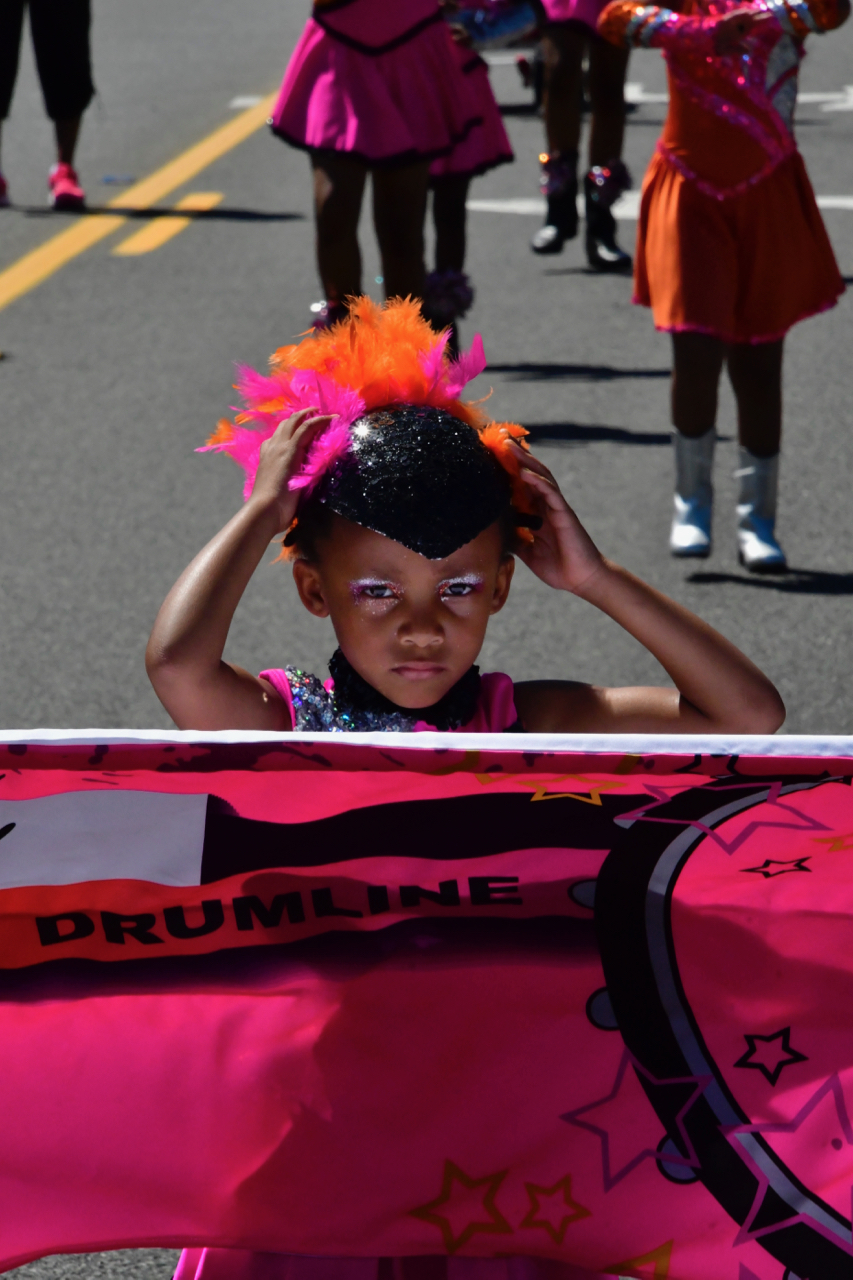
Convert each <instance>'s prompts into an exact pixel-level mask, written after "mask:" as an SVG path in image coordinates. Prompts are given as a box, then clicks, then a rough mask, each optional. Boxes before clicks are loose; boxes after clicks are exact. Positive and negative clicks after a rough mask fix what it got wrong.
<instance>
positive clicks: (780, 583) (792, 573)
mask: <svg viewBox="0 0 853 1280" xmlns="http://www.w3.org/2000/svg"><path fill="white" fill-rule="evenodd" d="M687 581H688V582H695V583H696V584H697V585H699V586H715V585H718V584H720V583H724V582H734V583H736V584H737V585H738V586H740V587H760V588H761V589H763V590H764V591H786V592H788V593H789V594H790V595H800V596H853V573H830V572H829V571H826V570H823V569H794V568H790V569H789V570H788V572H787V573H783V574H778V575H775V574H774V575H773V576H770V575H767V576H763V575H758V574H749V575H745V574H744V575H741V574H738V573H691V574H690V575H689V577H688V578H687Z"/></svg>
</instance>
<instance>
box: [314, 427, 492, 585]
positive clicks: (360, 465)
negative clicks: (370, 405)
mask: <svg viewBox="0 0 853 1280" xmlns="http://www.w3.org/2000/svg"><path fill="white" fill-rule="evenodd" d="M510 496H511V491H510V482H509V477H508V476H507V474H506V472H505V471H504V470H503V468H502V467H501V465H500V463H499V462H498V461H497V460H496V459H495V457H494V456H493V455H492V454H491V453H490V452H489V450H488V449H487V448H486V446H485V445H484V444H483V443H482V441H481V440H480V437H479V436H478V435H477V432H476V431H475V430H474V428H473V427H469V426H468V424H467V423H466V422H462V421H460V419H459V418H454V417H453V415H452V414H450V413H448V412H447V411H446V410H445V409H434V408H432V407H431V406H429V405H411V404H402V405H392V406H389V407H388V408H386V409H374V410H372V411H371V412H370V413H366V414H365V415H364V416H363V417H362V418H359V419H358V421H357V422H355V423H354V424H353V427H352V449H351V451H348V452H347V453H346V454H345V455H344V456H343V458H341V459H340V460H339V461H338V462H337V463H336V464H335V465H334V467H333V468H332V470H331V471H330V473H329V475H328V477H327V478H326V480H325V481H324V483H323V485H322V487H321V489H320V491H319V494H318V497H319V500H320V501H321V502H323V503H325V504H326V505H327V506H328V507H330V508H331V510H332V511H336V512H337V513H338V515H341V516H344V517H345V518H346V519H347V520H352V521H353V522H354V523H355V524H360V525H363V526H364V527H365V528H367V529H373V530H374V531H375V532H376V533H382V534H384V535H385V537H386V538H392V539H393V540H394V542H400V543H402V545H403V546H404V547H408V548H409V550H410V551H416V552H417V553H418V554H419V555H422V556H426V558H427V559H428V560H443V559H444V558H445V556H449V555H452V553H453V552H454V551H456V550H458V548H459V547H462V546H464V545H465V543H466V542H470V541H471V539H472V538H476V537H477V535H478V534H479V533H482V532H483V530H484V529H487V528H488V527H489V525H490V524H494V522H495V521H496V520H497V519H499V517H500V516H501V515H502V514H503V513H504V512H505V511H507V510H508V509H509V507H510Z"/></svg>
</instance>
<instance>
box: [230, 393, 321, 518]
mask: <svg viewBox="0 0 853 1280" xmlns="http://www.w3.org/2000/svg"><path fill="white" fill-rule="evenodd" d="M336 416H337V415H336V414H328V413H323V414H318V413H317V411H316V410H315V409H300V411H299V413H294V414H293V416H292V417H290V418H286V419H285V420H284V421H283V422H280V423H279V424H278V426H277V427H276V429H275V432H274V433H273V434H272V435H271V436H270V438H269V439H268V440H265V441H264V443H263V444H262V445H261V460H260V462H259V463H258V470H257V473H256V475H255V484H254V487H253V489H252V496H251V498H250V499H249V501H250V503H252V504H253V505H255V506H262V507H264V508H269V509H271V510H272V511H273V512H274V514H275V517H276V530H275V531H276V533H282V532H283V531H284V530H285V529H287V528H288V527H289V525H290V524H291V522H292V520H293V517H294V516H295V515H296V507H297V504H298V502H299V497H300V493H299V491H298V490H297V491H296V492H295V493H294V492H292V491H291V490H290V489H288V487H287V482H288V481H289V480H290V479H291V477H292V476H294V475H296V473H297V471H298V470H299V468H300V467H301V466H302V463H303V461H304V459H305V451H306V449H307V448H308V446H309V445H310V444H311V442H312V440H314V438H315V436H316V435H317V434H318V433H319V432H320V431H322V430H323V428H324V427H327V426H328V425H329V423H330V422H331V421H332V419H333V418H334V417H336Z"/></svg>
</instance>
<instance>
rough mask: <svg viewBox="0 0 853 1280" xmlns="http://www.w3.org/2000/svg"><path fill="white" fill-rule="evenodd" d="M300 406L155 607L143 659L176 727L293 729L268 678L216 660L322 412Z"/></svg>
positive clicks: (289, 499) (287, 510)
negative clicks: (241, 501) (240, 502)
mask: <svg viewBox="0 0 853 1280" xmlns="http://www.w3.org/2000/svg"><path fill="white" fill-rule="evenodd" d="M312 415H313V410H303V411H302V412H301V413H297V414H294V415H293V417H292V418H288V419H287V421H285V422H282V423H281V424H280V426H279V427H278V429H277V430H276V432H275V434H274V435H272V436H270V438H269V439H268V440H266V441H265V442H264V444H263V445H262V446H261V460H260V463H259V465H258V471H257V476H256V478H255V485H254V488H253V490H252V495H251V497H250V498H249V500H248V502H246V504H245V505H244V506H243V508H242V510H241V511H238V513H237V515H236V516H234V518H233V519H232V520H229V522H228V524H227V525H226V526H225V528H224V529H222V530H220V532H219V533H218V534H217V535H216V537H215V538H213V539H212V541H210V542H209V543H208V544H207V546H206V547H205V548H204V550H203V551H200V552H199V554H198V555H197V556H196V558H195V559H194V560H193V562H192V563H191V564H190V565H189V566H188V567H187V568H186V569H185V570H184V572H183V573H182V574H181V576H180V578H178V581H177V582H176V583H175V585H174V586H173V587H172V590H171V591H170V592H169V594H168V595H167V597H166V599H165V600H164V602H163V605H162V607H161V609H160V612H159V613H158V614H157V620H156V622H155V623H154V629H153V631H152V632H151V637H150V639H149V641H148V648H147V649H146V652H145V666H146V669H147V671H148V677H149V679H150V680H151V683H152V684H153V686H154V691H155V693H156V694H157V697H158V698H159V699H160V701H161V702H162V703H163V706H164V707H165V708H166V710H167V711H168V712H169V715H170V716H171V717H172V719H173V720H174V722H175V724H176V725H177V726H178V728H179V729H269V730H272V731H287V730H290V729H292V727H293V726H292V724H291V719H290V713H289V710H288V708H287V706H286V704H285V702H284V700H283V699H282V698H281V697H280V695H279V694H278V693H276V691H275V689H274V688H273V687H272V685H270V684H268V683H267V682H266V681H264V680H260V679H258V677H257V676H253V675H251V674H250V673H249V672H248V671H244V670H242V668H240V667H234V666H231V665H230V664H229V663H227V662H223V660H222V651H223V649H224V648H225V641H226V639H227V637H228V629H229V627H230V626H231V619H232V618H233V617H234V611H235V610H236V608H237V605H238V604H239V603H240V599H241V597H242V595H243V592H244V591H245V590H246V587H247V585H248V583H249V579H250V578H251V576H252V574H253V573H254V571H255V569H256V568H257V567H258V564H259V563H260V560H261V557H262V556H263V555H264V552H265V551H266V549H267V547H268V546H269V544H270V542H271V541H272V539H273V538H274V537H275V536H276V534H277V533H281V532H282V531H283V530H284V529H286V528H287V527H288V525H289V524H290V523H291V521H292V520H293V516H294V514H295V512H296V504H297V496H298V495H297V494H295V493H292V492H291V491H290V490H289V489H288V487H287V485H288V481H289V479H290V478H291V476H293V475H294V474H295V473H296V472H297V471H298V470H299V468H300V466H301V465H302V459H303V457H304V454H305V450H306V448H307V447H308V445H309V444H310V443H311V441H312V440H313V438H314V436H315V435H316V434H317V432H318V431H319V430H321V429H322V428H323V427H325V426H326V425H327V424H328V423H329V421H330V419H329V417H328V416H322V417H320V416H312Z"/></svg>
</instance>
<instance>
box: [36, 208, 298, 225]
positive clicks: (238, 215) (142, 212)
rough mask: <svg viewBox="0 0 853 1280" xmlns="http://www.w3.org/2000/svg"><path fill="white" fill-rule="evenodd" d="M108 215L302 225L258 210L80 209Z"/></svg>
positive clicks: (44, 212) (39, 213)
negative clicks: (293, 223)
mask: <svg viewBox="0 0 853 1280" xmlns="http://www.w3.org/2000/svg"><path fill="white" fill-rule="evenodd" d="M17 208H18V209H19V210H20V212H21V213H24V214H26V216H27V217H28V218H55V217H56V216H57V214H56V210H54V209H42V208H41V207H39V206H38V205H34V206H29V207H28V206H26V205H18V206H17ZM96 213H109V214H118V216H119V217H120V218H139V219H142V220H143V221H146V222H147V221H148V220H149V219H150V218H170V217H171V218H174V217H179V218H192V219H193V221H195V220H196V219H204V220H206V221H210V222H216V221H220V222H295V221H299V222H303V221H304V220H305V214H304V213H265V212H263V211H262V210H260V209H229V208H226V207H224V206H220V207H219V208H217V209H159V208H158V209H123V208H122V207H121V206H120V205H106V204H104V205H97V204H90V205H87V207H86V208H85V209H84V210H83V214H82V216H84V217H85V216H86V215H87V214H88V215H91V214H96ZM80 216H81V215H80V214H79V213H75V214H72V217H75V218H78V217H80Z"/></svg>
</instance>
